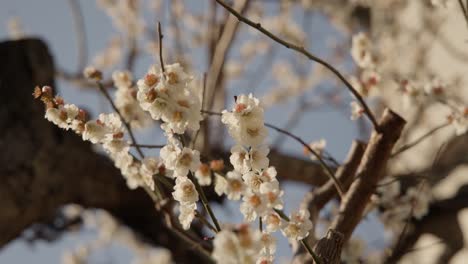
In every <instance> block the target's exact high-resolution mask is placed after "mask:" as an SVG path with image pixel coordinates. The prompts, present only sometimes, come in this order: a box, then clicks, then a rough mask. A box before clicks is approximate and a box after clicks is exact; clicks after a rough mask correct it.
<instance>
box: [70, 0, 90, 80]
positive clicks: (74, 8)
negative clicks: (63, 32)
mask: <svg viewBox="0 0 468 264" xmlns="http://www.w3.org/2000/svg"><path fill="white" fill-rule="evenodd" d="M68 4H69V6H70V9H71V13H72V17H73V24H74V26H75V34H76V42H77V44H78V45H77V46H78V54H77V58H78V68H77V70H76V72H77V73H81V72H82V71H83V69H84V68H85V67H86V63H87V62H88V45H87V38H86V30H85V25H84V19H83V13H82V12H81V7H80V3H79V1H78V0H69V1H68Z"/></svg>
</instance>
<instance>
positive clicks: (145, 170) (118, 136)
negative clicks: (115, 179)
mask: <svg viewBox="0 0 468 264" xmlns="http://www.w3.org/2000/svg"><path fill="white" fill-rule="evenodd" d="M34 96H35V97H36V98H40V99H41V100H42V101H43V102H44V103H45V105H46V108H47V109H46V113H45V118H46V119H47V120H49V121H50V122H52V123H54V124H55V125H57V126H58V127H60V128H62V129H65V130H73V131H74V132H75V133H77V134H79V135H81V136H82V138H83V140H87V141H90V142H91V143H94V144H101V145H102V147H103V148H104V150H105V151H106V152H107V153H108V154H109V156H110V157H111V158H112V160H113V161H114V164H115V166H116V167H117V168H119V169H120V170H121V172H122V175H123V176H124V177H125V179H126V181H127V185H128V187H129V188H131V189H135V188H137V187H139V186H148V187H149V188H150V189H154V181H153V174H151V173H152V172H153V171H151V173H150V171H149V167H148V166H147V165H145V166H142V165H141V164H149V163H151V162H152V160H153V158H148V159H146V160H143V161H142V162H140V161H138V160H137V159H135V158H134V157H133V156H132V155H131V153H130V143H129V142H128V141H127V140H126V139H125V137H124V136H125V132H124V129H123V124H122V120H121V119H120V117H119V115H117V114H116V113H110V114H100V115H99V117H98V118H97V119H96V120H87V117H86V113H85V111H84V110H82V109H80V108H78V107H77V106H76V105H74V104H66V103H65V102H64V100H63V99H62V98H61V97H59V96H55V97H54V96H53V92H52V88H51V87H49V86H44V87H43V88H42V89H41V88H39V87H36V89H35V90H34ZM153 163H154V162H153ZM156 163H157V161H156Z"/></svg>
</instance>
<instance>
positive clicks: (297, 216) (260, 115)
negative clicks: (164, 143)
mask: <svg viewBox="0 0 468 264" xmlns="http://www.w3.org/2000/svg"><path fill="white" fill-rule="evenodd" d="M221 121H222V122H223V123H224V124H226V126H227V128H228V131H229V134H230V135H231V136H232V137H233V138H234V140H235V141H236V143H237V144H236V145H235V146H234V147H232V148H231V156H230V162H231V164H232V166H233V167H234V170H232V171H229V172H227V173H226V176H225V177H224V176H222V175H220V174H216V180H215V191H216V193H217V194H218V195H222V194H225V195H227V198H228V199H230V200H240V199H242V203H241V205H240V211H241V213H242V214H243V215H244V218H245V220H246V221H247V222H252V221H254V220H256V219H257V218H261V220H262V222H263V223H265V228H264V230H263V232H262V235H264V236H268V237H269V234H270V233H272V232H275V231H278V230H281V232H282V233H283V234H284V235H285V236H286V237H287V238H288V239H290V240H291V241H294V240H300V239H303V238H305V237H306V236H307V235H308V232H309V230H310V229H311V228H312V223H311V221H310V215H309V212H308V211H307V210H300V211H298V212H294V213H292V214H291V216H290V220H289V221H286V220H284V219H282V218H281V217H280V215H279V214H278V212H277V211H276V210H281V209H283V200H282V196H283V194H284V192H283V191H282V190H281V189H280V186H279V182H278V180H277V178H276V176H277V171H276V169H275V168H274V167H271V166H269V159H268V157H267V155H268V153H269V148H268V147H267V146H266V145H265V144H264V140H265V137H266V136H267V130H266V127H265V123H264V110H263V108H262V107H261V105H260V102H259V100H258V99H257V98H255V97H253V95H252V94H250V95H248V96H247V95H240V96H237V97H236V101H235V105H234V107H233V108H232V110H231V111H227V110H224V111H223V112H222V117H221ZM223 236H224V238H219V240H218V241H223V242H219V244H218V243H216V241H215V253H216V252H218V250H221V249H217V248H216V246H217V245H219V246H221V245H222V243H228V242H227V241H232V240H235V236H234V235H233V234H229V233H226V234H225V235H223ZM225 240H227V241H225ZM229 243H231V242H229ZM221 251H222V250H221ZM244 251H245V250H244ZM262 252H263V253H262V254H261V255H260V256H259V261H260V260H262V261H264V262H261V263H271V261H272V260H273V252H272V251H271V250H267V249H265V248H263V250H262ZM225 253H226V252H225ZM230 253H231V254H237V253H236V252H234V251H233V252H230ZM226 254H228V253H226ZM214 255H215V258H216V254H214Z"/></svg>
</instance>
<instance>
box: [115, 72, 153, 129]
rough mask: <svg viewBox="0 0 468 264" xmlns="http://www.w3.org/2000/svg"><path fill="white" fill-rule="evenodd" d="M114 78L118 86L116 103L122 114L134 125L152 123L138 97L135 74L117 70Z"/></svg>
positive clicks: (139, 125) (141, 125)
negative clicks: (134, 81)
mask: <svg viewBox="0 0 468 264" xmlns="http://www.w3.org/2000/svg"><path fill="white" fill-rule="evenodd" d="M112 80H113V82H114V86H115V88H116V91H115V101H114V103H115V105H116V106H117V108H118V109H119V112H120V114H121V115H122V117H123V118H124V119H125V122H127V123H129V124H130V125H131V126H132V127H135V128H141V127H145V126H147V125H148V124H149V123H150V118H149V116H148V114H147V113H145V112H144V111H143V109H141V107H140V106H139V102H138V100H137V99H136V95H137V90H136V88H135V87H134V86H133V76H132V74H131V73H130V72H129V71H115V72H114V73H113V74H112Z"/></svg>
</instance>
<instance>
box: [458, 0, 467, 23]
mask: <svg viewBox="0 0 468 264" xmlns="http://www.w3.org/2000/svg"><path fill="white" fill-rule="evenodd" d="M458 4H459V5H460V8H461V11H462V13H463V17H464V18H465V22H466V25H467V26H468V10H467V7H465V5H464V4H463V2H462V0H458Z"/></svg>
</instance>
